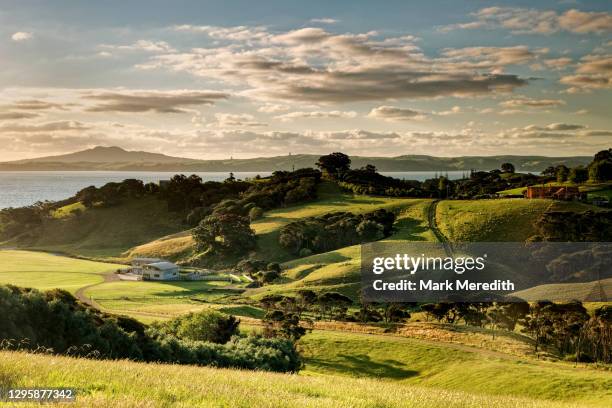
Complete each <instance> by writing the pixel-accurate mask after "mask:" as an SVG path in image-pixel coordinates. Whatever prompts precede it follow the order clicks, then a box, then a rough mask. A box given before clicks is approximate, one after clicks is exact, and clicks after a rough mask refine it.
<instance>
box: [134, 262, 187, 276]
mask: <svg viewBox="0 0 612 408" xmlns="http://www.w3.org/2000/svg"><path fill="white" fill-rule="evenodd" d="M179 269H180V268H179V266H178V265H176V264H174V263H172V262H168V261H165V260H163V259H159V258H134V259H133V260H132V267H131V270H130V272H131V273H132V274H135V275H141V276H142V279H143V280H178V279H179Z"/></svg>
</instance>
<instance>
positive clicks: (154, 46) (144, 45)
mask: <svg viewBox="0 0 612 408" xmlns="http://www.w3.org/2000/svg"><path fill="white" fill-rule="evenodd" d="M100 47H102V48H106V49H111V50H119V51H144V52H155V53H164V52H175V51H176V50H175V49H174V48H172V47H171V46H170V44H168V43H167V42H165V41H149V40H138V41H136V42H135V43H133V44H130V45H112V44H102V45H100ZM100 54H102V53H98V55H100ZM102 56H106V55H102Z"/></svg>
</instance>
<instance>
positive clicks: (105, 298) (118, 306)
mask: <svg viewBox="0 0 612 408" xmlns="http://www.w3.org/2000/svg"><path fill="white" fill-rule="evenodd" d="M228 285H229V282H215V281H212V282H211V281H194V282H143V281H140V282H131V281H117V282H107V283H103V284H101V285H96V286H94V287H91V288H89V289H87V290H86V291H85V295H86V296H88V297H90V298H92V299H93V300H95V301H96V302H97V303H98V304H99V305H100V306H102V307H103V308H104V309H105V310H106V311H109V312H115V313H127V314H130V313H143V312H144V313H149V314H155V315H160V316H168V317H170V316H176V315H179V314H182V313H187V312H191V311H195V310H200V309H202V308H203V307H208V306H206V305H205V304H206V303H208V302H218V301H220V300H221V299H222V298H224V297H227V296H231V295H236V294H238V293H240V292H236V291H235V290H232V289H229V288H226V287H227V286H228Z"/></svg>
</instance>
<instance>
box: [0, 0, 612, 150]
mask: <svg viewBox="0 0 612 408" xmlns="http://www.w3.org/2000/svg"><path fill="white" fill-rule="evenodd" d="M0 64H1V65H0V146H2V147H1V148H0V161H8V160H19V159H25V158H32V157H41V156H47V155H52V154H62V153H68V152H73V151H78V150H83V149H87V148H91V147H94V146H98V145H102V146H120V147H122V148H125V149H128V150H143V151H149V152H159V153H164V154H168V155H174V156H182V157H190V158H197V159H225V158H229V157H234V158H249V157H261V156H277V155H286V154H289V153H292V154H298V153H314V154H325V153H329V152H333V151H342V152H345V153H347V154H350V155H362V156H399V155H410V154H428V155H434V156H473V155H497V154H518V155H546V156H573V155H592V154H594V153H595V152H597V151H598V150H602V149H604V148H609V147H611V146H612V115H611V112H612V110H611V108H610V106H611V105H612V3H610V2H607V1H571V0H570V1H567V0H565V1H546V0H544V1H538V2H533V1H512V2H510V1H506V2H491V1H459V0H454V1H435V0H432V1H427V2H406V1H395V0H391V1H385V2H380V1H361V0H350V1H348V0H347V1H342V0H336V1H329V0H327V1H319V0H309V1H293V0H283V1H280V0H279V1H265V0H262V1H257V2H253V1H247V0H240V1H234V0H224V1H184V0H183V1H181V0H175V1H172V2H168V1H161V0H148V1H113V0H109V1H104V2H83V1H77V0H74V1H68V0H64V1H62V0H56V1H53V2H49V1H45V0H40V1H33V0H19V1H17V0H9V1H4V2H2V3H0Z"/></svg>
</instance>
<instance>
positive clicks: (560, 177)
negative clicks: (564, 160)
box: [556, 164, 569, 183]
mask: <svg viewBox="0 0 612 408" xmlns="http://www.w3.org/2000/svg"><path fill="white" fill-rule="evenodd" d="M568 175H569V169H568V168H567V167H566V166H564V165H563V164H561V165H559V166H557V172H556V177H557V181H558V182H559V183H563V182H564V181H567V176H568Z"/></svg>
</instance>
